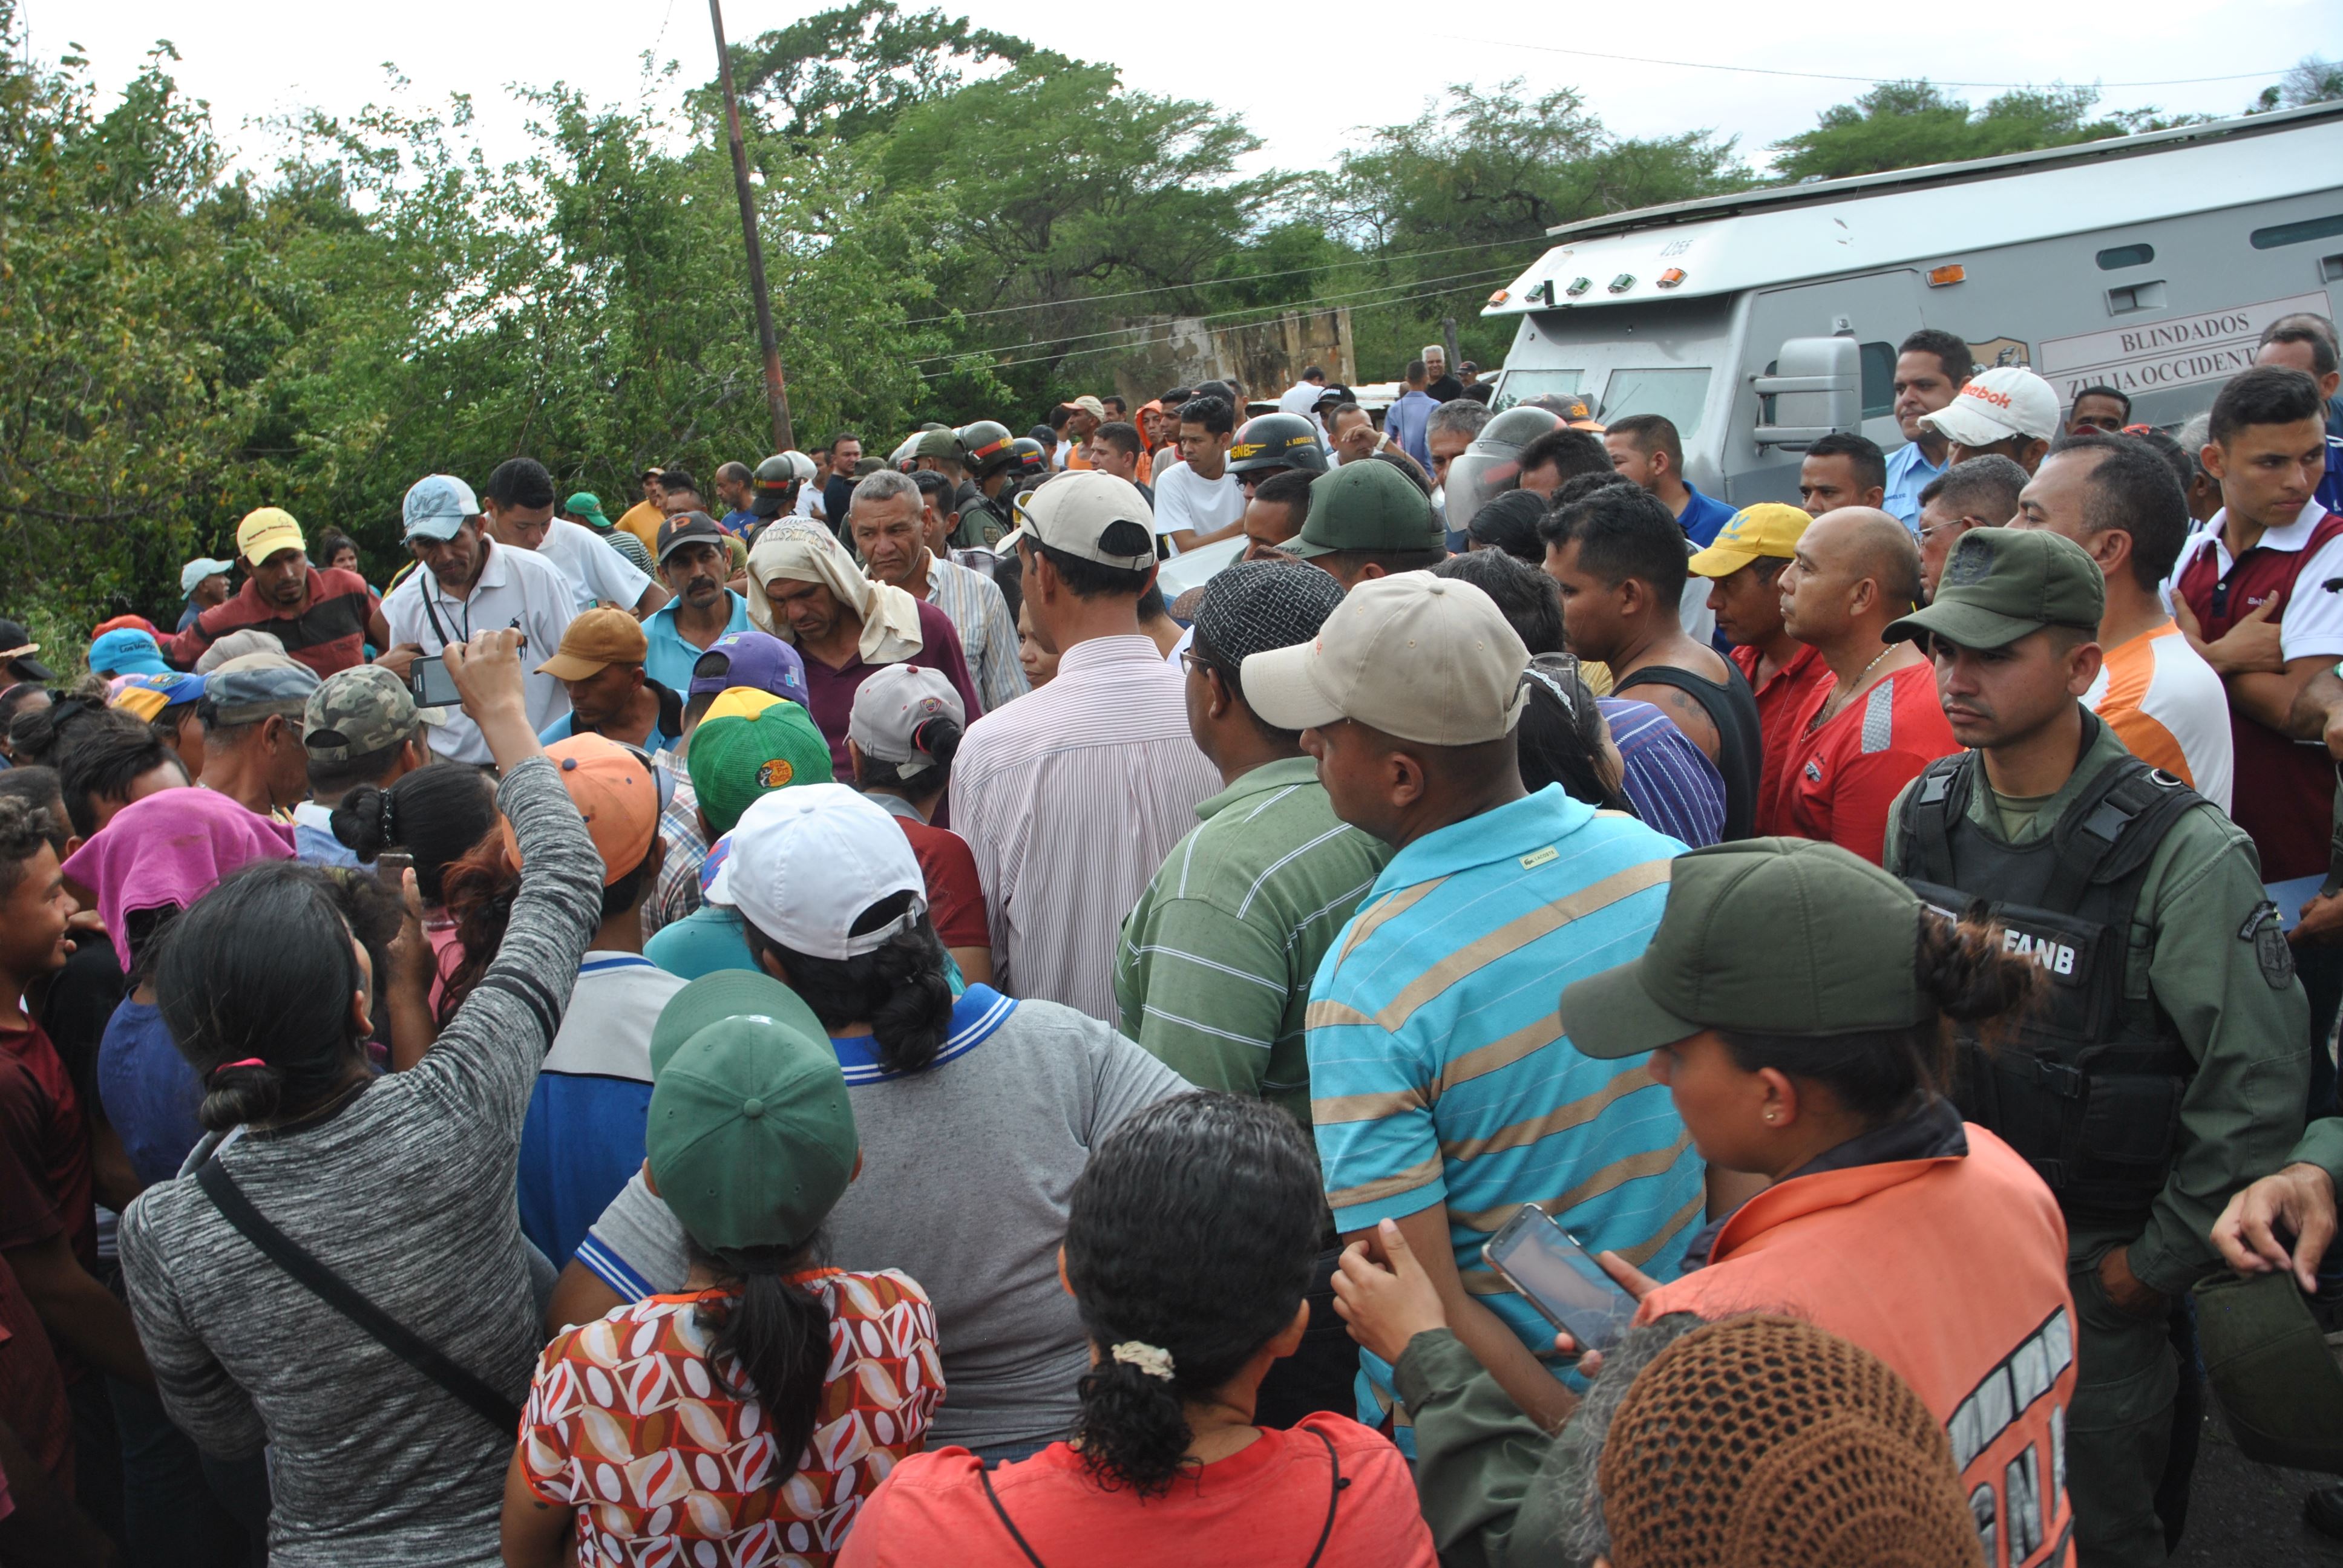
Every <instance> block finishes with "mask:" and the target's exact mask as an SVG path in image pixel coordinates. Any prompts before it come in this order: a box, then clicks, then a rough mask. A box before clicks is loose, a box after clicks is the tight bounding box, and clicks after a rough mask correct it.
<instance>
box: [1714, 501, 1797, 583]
mask: <svg viewBox="0 0 2343 1568" xmlns="http://www.w3.org/2000/svg"><path fill="white" fill-rule="evenodd" d="M1813 521H1814V518H1810V517H1808V516H1806V514H1805V510H1804V509H1803V508H1798V507H1793V506H1790V505H1789V504H1787V503H1786V502H1783V501H1760V502H1758V503H1757V504H1756V505H1755V506H1754V507H1744V508H1741V510H1739V511H1737V512H1735V513H1734V514H1733V520H1732V521H1731V522H1729V523H1727V524H1725V527H1724V528H1720V529H1718V530H1717V535H1716V538H1715V540H1714V541H1713V542H1711V544H1710V545H1709V547H1708V548H1706V549H1704V550H1702V551H1701V552H1700V553H1699V554H1697V555H1695V556H1694V557H1693V558H1692V559H1690V560H1688V561H1686V562H1685V563H1684V567H1685V569H1686V570H1688V571H1690V572H1691V573H1692V574H1693V576H1694V577H1702V578H1729V577H1731V576H1732V575H1733V574H1734V573H1735V572H1737V571H1739V570H1740V569H1741V568H1743V567H1745V566H1747V565H1748V564H1749V563H1750V562H1752V561H1755V560H1759V559H1763V558H1769V557H1770V558H1773V559H1775V560H1784V561H1786V560H1788V559H1789V558H1791V557H1792V556H1794V555H1796V554H1797V553H1798V540H1799V539H1800V538H1803V537H1804V536H1805V531H1806V525H1807V524H1808V523H1811V522H1813Z"/></svg>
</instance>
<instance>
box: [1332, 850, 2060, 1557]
mask: <svg viewBox="0 0 2343 1568" xmlns="http://www.w3.org/2000/svg"><path fill="white" fill-rule="evenodd" d="M1672 870H1673V875H1672V877H1671V879H1670V883H1669V889H1668V901H1667V907H1666V910H1665V911H1664V913H1663V914H1662V915H1661V917H1660V924H1659V927H1658V929H1657V930H1654V932H1653V935H1652V940H1651V945H1650V946H1649V947H1648V948H1646V949H1645V950H1644V954H1643V956H1642V957H1640V958H1638V959H1636V960H1633V961H1631V962H1629V963H1625V964H1622V965H1620V966H1619V967H1618V968H1616V969H1613V970H1607V971H1605V972H1604V973H1602V974H1599V975H1595V976H1594V977H1592V978H1591V979H1587V980H1580V981H1578V982H1576V983H1575V984H1574V985H1572V986H1570V987H1569V988H1568V989H1567V990H1564V992H1563V993H1562V1000H1561V1013H1562V1023H1563V1028H1564V1030H1566V1031H1567V1032H1568V1035H1569V1038H1570V1041H1571V1043H1572V1045H1574V1047H1576V1048H1577V1050H1580V1051H1581V1052H1583V1053H1584V1054H1585V1055H1587V1056H1591V1057H1594V1058H1597V1059H1608V1060H1619V1061H1621V1062H1622V1063H1623V1065H1624V1064H1625V1063H1630V1062H1633V1061H1634V1060H1638V1059H1643V1060H1647V1062H1648V1066H1649V1070H1650V1072H1651V1075H1652V1076H1653V1077H1654V1078H1656V1079H1658V1080H1659V1081H1661V1082H1662V1083H1664V1084H1666V1085H1667V1086H1668V1090H1669V1092H1670V1094H1671V1096H1672V1097H1673V1098H1674V1101H1675V1108H1676V1111H1677V1112H1678V1114H1680V1115H1681V1116H1682V1117H1683V1118H1684V1129H1685V1131H1687V1132H1688V1133H1690V1135H1691V1137H1692V1140H1693V1142H1694V1145H1695V1146H1696V1147H1697V1148H1698V1150H1699V1151H1700V1153H1701V1156H1702V1157H1703V1158H1704V1159H1705V1160H1706V1161H1708V1162H1709V1165H1710V1167H1711V1168H1712V1171H1713V1172H1714V1171H1727V1172H1735V1173H1739V1174H1740V1175H1741V1176H1742V1177H1743V1178H1744V1179H1745V1180H1755V1181H1756V1182H1757V1183H1758V1184H1759V1190H1758V1191H1756V1193H1755V1196H1754V1197H1751V1198H1749V1199H1748V1200H1747V1201H1745V1202H1744V1203H1742V1204H1741V1205H1740V1206H1739V1207H1738V1208H1736V1209H1734V1210H1733V1211H1731V1212H1729V1213H1727V1214H1725V1215H1723V1216H1721V1217H1720V1218H1718V1219H1716V1220H1715V1221H1713V1222H1712V1223H1710V1224H1709V1225H1708V1226H1706V1227H1705V1228H1704V1229H1703V1230H1701V1231H1699V1232H1698V1233H1697V1234H1695V1235H1694V1238H1693V1240H1692V1242H1691V1245H1690V1246H1689V1247H1688V1248H1687V1249H1686V1252H1685V1256H1684V1270H1685V1272H1684V1274H1683V1275H1682V1276H1681V1277H1680V1278H1678V1279H1676V1280H1674V1281H1673V1282H1670V1283H1668V1284H1665V1285H1658V1286H1655V1285H1654V1283H1653V1282H1652V1281H1651V1280H1649V1279H1648V1278H1646V1277H1645V1276H1644V1274H1643V1273H1642V1272H1641V1271H1639V1270H1638V1269H1637V1268H1636V1267H1634V1264H1636V1263H1640V1262H1642V1261H1644V1260H1642V1259H1634V1260H1630V1259H1624V1258H1621V1257H1619V1256H1618V1255H1617V1254H1616V1253H1611V1252H1605V1253H1604V1254H1603V1255H1602V1257H1601V1259H1600V1260H1599V1261H1601V1263H1602V1265H1603V1267H1604V1270H1605V1271H1607V1272H1608V1273H1609V1274H1610V1275H1611V1277H1612V1279H1613V1280H1614V1281H1615V1282H1617V1283H1618V1284H1619V1286H1620V1287H1621V1289H1622V1291H1623V1292H1624V1294H1623V1295H1622V1297H1621V1302H1622V1305H1623V1310H1624V1307H1625V1303H1627V1302H1629V1301H1630V1300H1631V1299H1632V1301H1633V1302H1636V1303H1640V1305H1639V1306H1637V1307H1636V1308H1635V1309H1634V1314H1635V1316H1634V1321H1635V1322H1636V1323H1637V1324H1639V1325H1649V1324H1651V1323H1654V1322H1657V1321H1658V1320H1660V1319H1662V1318H1664V1317H1665V1316H1667V1315H1668V1314H1670V1313H1677V1312H1689V1313H1692V1314H1694V1316H1696V1317H1699V1318H1703V1319H1706V1320H1709V1321H1712V1322H1714V1321H1715V1320H1717V1319H1720V1318H1725V1317H1730V1316H1733V1315H1735V1314H1736V1313H1741V1312H1785V1313H1788V1314H1790V1315H1793V1316H1795V1317H1800V1318H1804V1319H1806V1320H1807V1321H1809V1322H1813V1323H1814V1324H1815V1326H1817V1327H1819V1328H1822V1329H1825V1330H1827V1331H1829V1332H1832V1333H1834V1334H1836V1335H1838V1336H1840V1337H1841V1338H1843V1339H1846V1340H1851V1341H1853V1342H1855V1344H1858V1345H1860V1346H1862V1347H1863V1348H1864V1349H1865V1350H1868V1351H1870V1352H1872V1353H1873V1354H1875V1355H1876V1356H1878V1357H1879V1358H1880V1360H1882V1361H1884V1362H1886V1363H1887V1364H1888V1365H1889V1366H1890V1367H1892V1368H1894V1369H1895V1371H1896V1372H1897V1373H1899V1374H1900V1375H1901V1376H1902V1377H1903V1378H1904V1380H1905V1381H1906V1382H1908V1383H1910V1384H1911V1385H1912V1388H1913V1389H1914V1391H1915V1392H1917V1393H1918V1394H1919V1395H1920V1397H1921V1399H1922V1400H1923V1401H1924V1402H1926V1404H1927V1406H1928V1408H1929V1410H1930V1412H1932V1413H1933V1414H1934V1415H1935V1416H1936V1419H1937V1420H1938V1421H1940V1422H1944V1423H1945V1425H1946V1428H1947V1429H1948V1431H1949V1433H1950V1435H1951V1439H1952V1445H1953V1455H1954V1461H1955V1462H1956V1465H1957V1466H1958V1467H1959V1469H1960V1473H1961V1490H1962V1492H1963V1493H1964V1494H1966V1495H1967V1496H1968V1497H1969V1498H1970V1500H1971V1504H1972V1506H1973V1508H1974V1509H1975V1510H1976V1520H1977V1524H1978V1528H1979V1530H1980V1532H1982V1533H1984V1534H1985V1535H1986V1538H1987V1541H1988V1543H1989V1544H1988V1550H1987V1552H1986V1558H1987V1560H1989V1561H1992V1562H1996V1563H2010V1564H2013V1565H2016V1564H2022V1563H2041V1562H2044V1561H2063V1560H2064V1556H2065V1553H2066V1544H2065V1543H2066V1536H2067V1533H2068V1532H2069V1531H2070V1529H2071V1527H2072V1517H2073V1516H2072V1513H2071V1512H2070V1510H2069V1509H2068V1506H2067V1503H2066V1493H2065V1490H2064V1477H2065V1467H2064V1465H2063V1463H2062V1462H2060V1460H2061V1456H2063V1453H2064V1452H2065V1442H2066V1421H2067V1415H2068V1406H2069V1405H2070V1404H2071V1402H2072V1401H2073V1398H2074V1392H2075V1382H2076V1359H2075V1309H2074V1301H2073V1298H2072V1296H2071V1295H2070V1294H2069V1292H2068V1289H2067V1282H2066V1226H2065V1223H2064V1221H2062V1220H2061V1219H2060V1218H2059V1213H2058V1206H2057V1203H2056V1201H2055V1200H2054V1199H2053V1198H2052V1197H2051V1195H2050V1190H2049V1189H2048V1188H2047V1187H2046V1186H2044V1185H2043V1183H2042V1180H2041V1178H2040V1177H2039V1176H2037V1175H2036V1174H2035V1172H2034V1170H2033V1168H2032V1167H2031V1166H2029V1165H2028V1164H2027V1163H2026V1161H2024V1160H2022V1159H2020V1158H2019V1157H2018V1156H2017V1155H2016V1153H2014V1152H2012V1151H2011V1150H2010V1148H2009V1146H2008V1145H2007V1144H2006V1143H2004V1142H2003V1141H2001V1140H2000V1139H1998V1138H1996V1137H1995V1136H1994V1134H1993V1133H1991V1132H1990V1131H1986V1129H1984V1128H1982V1127H1976V1126H1970V1125H1967V1124H1965V1123H1964V1122H1963V1121H1961V1117H1960V1113H1959V1112H1958V1111H1956V1110H1955V1109H1954V1108H1953V1105H1952V1102H1951V1101H1950V1100H1949V1099H1947V1098H1946V1096H1947V1093H1948V1091H1949V1090H1950V1088H1951V1085H1952V1074H1953V1064H1954V1060H1955V1056H1954V1040H1955V1035H1956V1030H1957V1031H1959V1032H1960V1033H1961V1034H1963V1035H1965V1036H1966V1037H1967V1038H1969V1039H1971V1040H1976V1041H1977V1042H1978V1044H1979V1045H1980V1046H1981V1047H1983V1048H1985V1049H1988V1050H1989V1049H1991V1048H1992V1047H1993V1046H1994V1044H1995V1042H1996V1040H1997V1038H1998V1034H1999V1026H2002V1025H2005V1024H2006V1023H2008V1022H2009V1021H2011V1020H2015V1019H2016V1017H2017V1016H2019V1015H2020V1014H2021V1013H2022V1011H2023V1010H2024V1009H2025V1008H2026V1007H2027V1006H2028V1005H2029V1004H2030V1002H2031V1000H2032V999H2033V997H2034V996H2035V994H2036V987H2037V986H2038V985H2039V984H2040V983H2041V971H2040V970H2039V968H2038V966H2037V965H2036V963H2035V961H2034V960H2033V959H2032V958H2030V957H2019V956H2014V955H2012V954H2011V953H2009V952H2008V951H2007V950H2006V949H2005V946H2004V943H2003V940H2002V933H2001V931H2000V930H1998V929H1997V928H1995V927H1992V926H1989V925H1987V924H1986V923H1985V922H1984V921H1983V920H1979V919H1973V918H1969V917H1966V916H1964V917H1962V918H1960V919H1957V920H1956V919H1955V918H1954V917H1953V916H1951V915H1948V914H1946V913H1945V912H1944V911H1942V910H1936V909H1934V908H1931V907H1930V906H1928V905H1926V904H1924V903H1922V902H1921V901H1920V900H1919V899H1918V898H1917V897H1916V896H1915V895H1914V894H1913V892H1912V890H1910V889H1908V888H1906V886H1905V885H1904V884H1903V883H1902V882H1900V881H1898V880H1896V879H1895V878H1894V877H1892V876H1890V875H1888V874H1887V873H1886V872H1885V871H1883V870H1881V869H1879V868H1877V867H1876V866H1874V865H1871V864H1869V863H1868V862H1866V861H1865V860H1862V859H1858V858H1857V857H1856V856H1855V855H1853V854H1850V853H1849V852H1848V851H1846V850H1845V849H1840V848H1838V847H1837V846H1835V845H1831V844H1821V843H1814V842H1810V841H1807V840H1805V839H1748V840H1745V841H1744V842H1740V843H1732V844H1717V845H1713V846H1711V847H1709V848H1707V849H1695V850H1694V851H1692V852H1691V853H1689V854H1685V855H1681V856H1678V857H1677V858H1676V859H1675V860H1674V862H1673V863H1672ZM1629 1070H1633V1069H1632V1068H1629ZM1509 1218H1511V1216H1507V1215H1493V1216H1491V1217H1490V1221H1489V1223H1490V1228H1491V1229H1492V1230H1494V1229H1495V1228H1496V1227H1497V1226H1498V1225H1500V1224H1502V1223H1503V1222H1504V1221H1505V1220H1506V1219H1509ZM1554 1218H1555V1219H1556V1220H1558V1221H1561V1222H1562V1224H1563V1225H1564V1228H1565V1229H1567V1228H1568V1227H1569V1226H1570V1224H1571V1222H1572V1211H1570V1210H1568V1209H1564V1211H1561V1212H1560V1213H1557V1214H1555V1215H1554ZM1379 1241H1380V1249H1381V1251H1382V1253H1383V1261H1382V1263H1378V1262H1377V1261H1374V1260H1373V1259H1372V1258H1370V1257H1369V1256H1368V1255H1367V1249H1366V1248H1365V1246H1364V1245H1363V1244H1362V1245H1360V1246H1357V1247H1353V1249H1352V1251H1351V1253H1350V1254H1349V1255H1347V1256H1345V1258H1344V1259H1343V1262H1342V1274H1341V1275H1339V1276H1338V1277H1337V1278H1336V1281H1335V1285H1334V1289H1335V1294H1336V1299H1337V1302H1338V1310H1340V1311H1341V1312H1342V1315H1343V1316H1344V1317H1345V1318H1347V1319H1349V1320H1350V1322H1351V1332H1352V1334H1353V1337H1355V1338H1356V1339H1357V1340H1358V1341H1359V1342H1361V1343H1362V1344H1364V1345H1365V1346H1367V1347H1368V1348H1369V1349H1370V1350H1372V1351H1373V1352H1375V1353H1376V1354H1378V1355H1381V1356H1384V1357H1386V1358H1388V1359H1390V1360H1391V1361H1393V1362H1394V1363H1395V1366H1396V1373H1395V1378H1394V1382H1395V1386H1396V1387H1397V1389H1398V1392H1399V1394H1400V1398H1401V1401H1402V1402H1403V1406H1404V1408H1405V1411H1406V1413H1407V1417H1408V1419H1409V1420H1410V1421H1412V1422H1413V1425H1414V1428H1415V1442H1416V1477H1417V1481H1418V1483H1419V1485H1420V1486H1421V1487H1422V1489H1423V1508H1424V1516H1425V1518H1426V1519H1428V1520H1429V1521H1430V1522H1431V1523H1432V1527H1433V1535H1434V1537H1435V1538H1436V1539H1437V1540H1438V1541H1439V1543H1440V1544H1441V1549H1442V1550H1443V1552H1453V1553H1456V1554H1457V1555H1458V1556H1460V1557H1464V1558H1470V1559H1473V1560H1483V1561H1498V1560H1502V1561H1503V1562H1505V1563H1511V1564H1513V1565H1515V1568H1545V1565H1548V1564H1555V1565H1558V1564H1561V1563H1565V1562H1574V1561H1576V1560H1577V1559H1575V1558H1574V1557H1572V1556H1569V1555H1567V1554H1566V1553H1564V1551H1563V1550H1562V1548H1561V1546H1560V1544H1559V1543H1558V1541H1557V1539H1556V1534H1555V1533H1556V1531H1557V1529H1558V1528H1559V1527H1560V1526H1561V1524H1562V1523H1564V1516H1565V1515H1566V1514H1568V1513H1570V1511H1571V1505H1570V1504H1569V1503H1566V1502H1564V1499H1566V1498H1574V1497H1576V1496H1579V1495H1582V1494H1583V1493H1584V1490H1585V1489H1584V1485H1583V1484H1581V1483H1582V1481H1583V1477H1582V1476H1580V1474H1579V1472H1580V1471H1582V1470H1583V1469H1584V1466H1585V1465H1586V1464H1588V1463H1589V1462H1591V1457H1590V1454H1589V1453H1588V1452H1587V1451H1586V1448H1585V1445H1584V1444H1582V1443H1576V1442H1574V1440H1573V1438H1572V1436H1571V1430H1570V1428H1568V1427H1565V1428H1564V1432H1563V1436H1562V1438H1561V1440H1560V1441H1559V1442H1552V1441H1549V1439H1548V1437H1547V1435H1546V1433H1545V1432H1544V1431H1543V1430H1542V1429H1541V1428H1539V1427H1538V1426H1537V1425H1536V1424H1534V1422H1530V1421H1529V1420H1528V1419H1527V1418H1526V1417H1523V1415H1522V1414H1521V1413H1520V1412H1519V1411H1518V1410H1515V1409H1513V1408H1512V1406H1511V1404H1510V1402H1508V1401H1506V1399H1505V1397H1504V1395H1503V1392H1502V1391H1500V1390H1498V1389H1497V1388H1496V1386H1495V1384H1494V1382H1493V1381H1492V1380H1491V1379H1490V1378H1489V1377H1488V1375H1487V1374H1486V1373H1485V1372H1483V1371H1482V1370H1481V1368H1480V1366H1479V1363H1478V1362H1475V1361H1474V1360H1473V1355H1472V1352H1469V1351H1468V1350H1466V1349H1465V1348H1464V1346H1463V1344H1462V1343H1461V1342H1459V1341H1458V1340H1457V1339H1456V1337H1455V1336H1454V1335H1453V1333H1451V1332H1449V1331H1448V1330H1447V1329H1446V1327H1445V1326H1444V1323H1443V1313H1442V1311H1441V1306H1440V1300H1439V1297H1438V1296H1437V1294H1435V1293H1434V1292H1433V1288H1432V1286H1431V1283H1430V1282H1429V1281H1428V1280H1427V1279H1426V1277H1425V1275H1424V1273H1423V1270H1422V1268H1420V1267H1419V1266H1418V1265H1417V1264H1416V1262H1415V1261H1414V1259H1413V1257H1412V1256H1411V1255H1410V1254H1409V1251H1408V1249H1407V1244H1406V1242H1405V1241H1404V1239H1403V1238H1402V1237H1401V1236H1400V1233H1399V1231H1398V1230H1397V1228H1396V1227H1395V1226H1393V1225H1391V1224H1389V1223H1386V1224H1384V1225H1383V1228H1382V1231H1381V1232H1380V1235H1379ZM1386 1265H1387V1266H1386ZM1557 1348H1559V1349H1560V1350H1562V1351H1563V1352H1564V1353H1565V1354H1569V1353H1573V1352H1575V1351H1576V1350H1577V1349H1578V1347H1577V1346H1576V1345H1575V1343H1574V1342H1573V1340H1572V1338H1571V1336H1570V1335H1568V1334H1563V1335H1560V1336H1558V1339H1557ZM1601 1359H1602V1358H1601V1357H1600V1355H1598V1354H1595V1353H1589V1354H1587V1355H1585V1356H1584V1357H1583V1358H1582V1359H1581V1360H1580V1362H1579V1363H1578V1364H1579V1370H1580V1371H1581V1372H1588V1373H1592V1372H1594V1371H1595V1370H1596V1369H1597V1368H1598V1367H1599V1365H1600V1363H1601ZM1493 1504H1494V1505H1493ZM1517 1509H1518V1513H1517V1512H1516V1510H1517ZM2046 1554H2048V1555H2047V1556H2046Z"/></svg>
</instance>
